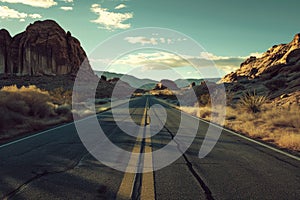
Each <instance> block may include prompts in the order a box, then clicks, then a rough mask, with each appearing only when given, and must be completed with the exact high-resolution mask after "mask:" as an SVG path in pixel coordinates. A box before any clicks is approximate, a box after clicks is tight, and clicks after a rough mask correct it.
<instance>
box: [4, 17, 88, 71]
mask: <svg viewBox="0 0 300 200" xmlns="http://www.w3.org/2000/svg"><path fill="white" fill-rule="evenodd" d="M86 58H87V56H86V53H85V52H84V50H83V48H82V47H81V45H80V42H79V41H78V40H77V39H76V38H74V37H72V35H71V33H70V32H65V31H64V30H63V29H62V28H61V27H60V26H59V25H58V24H57V23H56V22H55V21H52V20H45V21H37V22H35V23H34V24H30V25H29V26H28V27H27V28H26V31H24V32H22V33H20V34H17V35H16V36H14V37H11V35H10V34H9V32H8V31H7V30H5V29H2V30H0V74H14V75H19V76H24V75H34V76H36V75H66V74H76V73H77V71H78V69H79V67H80V65H81V64H82V63H83V61H84V60H85V59H86ZM85 68H86V71H87V72H89V73H91V74H93V72H92V69H91V67H90V65H89V64H87V65H85Z"/></svg>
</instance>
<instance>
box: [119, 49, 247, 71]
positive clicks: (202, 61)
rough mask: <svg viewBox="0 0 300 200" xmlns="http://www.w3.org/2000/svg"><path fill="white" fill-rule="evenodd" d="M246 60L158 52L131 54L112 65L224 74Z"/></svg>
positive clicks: (203, 53) (238, 57)
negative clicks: (191, 68) (216, 70)
mask: <svg viewBox="0 0 300 200" xmlns="http://www.w3.org/2000/svg"><path fill="white" fill-rule="evenodd" d="M246 58H247V57H242V56H236V57H234V56H232V57H230V56H216V55H214V54H212V53H208V52H202V53H200V55H199V56H189V55H183V56H179V55H175V54H172V53H168V52H158V53H138V54H131V55H129V56H126V57H124V58H122V59H119V60H117V61H116V62H115V63H114V64H119V65H127V66H128V65H131V66H143V69H144V70H165V69H168V68H177V67H187V66H191V65H193V66H196V67H213V66H216V67H217V68H219V69H221V70H223V71H224V72H225V73H230V72H232V71H235V70H236V69H238V68H239V66H240V64H241V63H242V62H243V61H244V60H245V59H246Z"/></svg>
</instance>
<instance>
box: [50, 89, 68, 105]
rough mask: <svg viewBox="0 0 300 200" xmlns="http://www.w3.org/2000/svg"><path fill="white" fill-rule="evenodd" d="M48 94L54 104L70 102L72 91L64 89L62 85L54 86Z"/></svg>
mask: <svg viewBox="0 0 300 200" xmlns="http://www.w3.org/2000/svg"><path fill="white" fill-rule="evenodd" d="M49 94H50V96H51V98H52V99H53V101H54V103H56V104H60V105H62V104H71V102H72V91H71V90H65V89H64V88H63V87H59V88H55V89H54V90H51V91H50V92H49Z"/></svg>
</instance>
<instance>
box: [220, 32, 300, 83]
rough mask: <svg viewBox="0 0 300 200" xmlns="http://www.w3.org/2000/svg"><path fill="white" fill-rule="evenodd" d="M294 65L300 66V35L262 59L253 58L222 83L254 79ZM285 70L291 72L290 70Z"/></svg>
mask: <svg viewBox="0 0 300 200" xmlns="http://www.w3.org/2000/svg"><path fill="white" fill-rule="evenodd" d="M292 65H293V66H296V65H298V66H299V65H300V33H299V34H296V35H295V37H294V39H293V41H291V42H290V43H289V44H280V45H274V46H273V47H271V48H270V49H269V50H268V51H266V52H265V53H264V54H263V55H262V56H261V57H260V58H256V57H254V56H251V57H250V58H248V59H247V60H246V61H245V62H243V63H242V64H241V66H240V68H239V69H238V70H237V71H236V72H232V73H231V74H228V75H226V76H225V77H224V78H223V79H222V80H221V81H222V82H225V83H226V82H227V83H230V82H234V81H238V80H241V79H254V78H256V77H259V76H261V75H262V74H264V73H271V72H273V71H275V69H280V68H282V67H285V66H292ZM290 68H293V67H290ZM298 69H299V67H298ZM285 70H288V71H289V69H288V68H286V69H285Z"/></svg>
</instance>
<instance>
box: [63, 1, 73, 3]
mask: <svg viewBox="0 0 300 200" xmlns="http://www.w3.org/2000/svg"><path fill="white" fill-rule="evenodd" d="M61 1H63V2H65V3H73V2H74V0H61Z"/></svg>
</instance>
